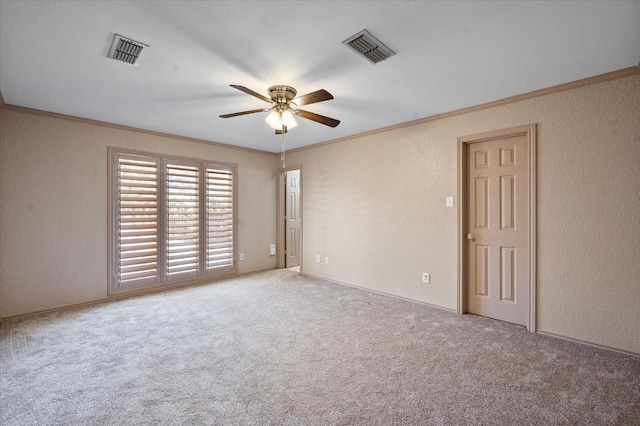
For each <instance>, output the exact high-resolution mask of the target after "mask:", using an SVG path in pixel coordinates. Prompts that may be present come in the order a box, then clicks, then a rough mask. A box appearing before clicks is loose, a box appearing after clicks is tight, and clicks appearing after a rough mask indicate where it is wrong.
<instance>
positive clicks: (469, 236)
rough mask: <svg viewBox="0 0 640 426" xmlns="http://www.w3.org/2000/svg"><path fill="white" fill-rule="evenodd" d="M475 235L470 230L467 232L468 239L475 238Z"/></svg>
mask: <svg viewBox="0 0 640 426" xmlns="http://www.w3.org/2000/svg"><path fill="white" fill-rule="evenodd" d="M474 238H475V237H474V236H473V234H472V233H471V232H469V233H468V234H467V240H473V239H474Z"/></svg>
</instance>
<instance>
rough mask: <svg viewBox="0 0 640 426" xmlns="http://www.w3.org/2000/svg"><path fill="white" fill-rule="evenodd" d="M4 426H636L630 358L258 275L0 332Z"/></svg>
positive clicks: (638, 373)
mask: <svg viewBox="0 0 640 426" xmlns="http://www.w3.org/2000/svg"><path fill="white" fill-rule="evenodd" d="M0 409H1V412H0V424H2V425H6V426H10V425H11V426H13V425H182V424H202V425H431V424H433V425H463V424H474V425H475V424H481V425H516V424H519V425H537V424H540V425H547V424H554V425H560V424H576V425H612V424H618V425H633V424H635V425H638V424H640V359H638V358H634V357H632V356H627V355H623V354H618V353H614V352H611V351H606V350H602V349H597V348H592V347H588V346H583V345H579V344H575V343H571V342H566V341H563V340H559V339H554V338H551V337H546V336H541V335H535V334H531V333H529V332H527V331H526V330H525V329H524V328H523V327H518V326H515V325H512V324H508V323H503V322H500V321H495V320H491V319H488V318H483V317H477V316H473V315H457V314H454V313H451V312H447V311H442V310H439V309H435V308H431V307H428V306H424V305H421V304H417V303H412V302H408V301H405V300H400V299H397V298H393V297H387V296H383V295H378V294H374V293H370V292H367V291H364V290H359V289H356V288H351V287H346V286H340V285H337V284H333V283H328V282H326V281H322V280H319V279H314V278H310V277H304V276H301V275H299V274H296V273H295V272H292V271H287V270H277V271H276V270H274V271H267V272H261V273H256V274H251V275H246V276H241V277H238V278H233V279H230V280H225V281H221V282H217V283H214V284H210V285H203V286H196V287H189V288H183V289H178V290H172V291H167V292H164V293H158V294H152V295H146V296H140V297H134V298H129V299H125V300H120V301H114V302H110V303H104V304H100V305H94V306H88V307H83V308H75V309H68V310H64V311H58V312H54V313H48V314H40V315H35V316H30V317H25V318H20V319H14V320H8V321H5V322H3V323H2V324H0Z"/></svg>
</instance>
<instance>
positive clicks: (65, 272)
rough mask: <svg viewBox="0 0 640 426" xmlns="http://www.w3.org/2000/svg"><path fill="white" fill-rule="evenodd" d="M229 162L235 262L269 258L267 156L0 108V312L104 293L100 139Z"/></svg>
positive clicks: (271, 210)
mask: <svg viewBox="0 0 640 426" xmlns="http://www.w3.org/2000/svg"><path fill="white" fill-rule="evenodd" d="M108 146H113V147H121V148H128V149H134V150H139V151H148V152H154V153H161V154H170V155H176V156H182V157H191V158H202V159H210V160H215V161H224V162H228V163H235V164H237V165H238V185H239V187H238V194H239V199H238V211H239V215H238V219H239V224H238V225H239V226H238V248H239V252H242V253H245V260H244V261H241V262H239V272H241V273H242V272H249V271H255V270H262V269H268V268H273V267H275V256H270V255H269V244H271V243H275V241H276V238H275V182H276V180H275V179H276V172H275V170H276V167H277V164H278V162H277V158H276V156H274V155H271V154H263V153H259V152H249V151H246V150H239V149H230V148H226V147H220V146H215V145H212V144H205V143H199V142H190V141H185V140H182V139H176V138H168V137H161V136H155V135H150V134H145V133H140V132H134V131H128V130H123V129H115V128H110V127H105V126H99V125H94V124H86V123H79V122H75V121H70V120H63V119H59V118H52V117H46V116H41V115H35V114H28V113H24V112H17V111H11V110H6V109H0V236H1V238H0V318H2V317H9V316H13V315H19V314H23V313H29V312H35V311H40V310H45V309H52V308H57V307H61V306H68V305H73V304H78V303H84V302H89V301H95V300H100V299H104V298H106V297H107V267H108V266H107V147H108Z"/></svg>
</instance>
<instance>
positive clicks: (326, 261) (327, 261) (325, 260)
mask: <svg viewBox="0 0 640 426" xmlns="http://www.w3.org/2000/svg"><path fill="white" fill-rule="evenodd" d="M324 263H326V264H327V265H328V264H329V258H328V257H325V258H324Z"/></svg>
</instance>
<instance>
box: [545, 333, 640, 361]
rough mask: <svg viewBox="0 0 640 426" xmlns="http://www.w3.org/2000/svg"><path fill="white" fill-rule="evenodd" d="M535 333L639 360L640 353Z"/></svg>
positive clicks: (570, 338) (558, 335)
mask: <svg viewBox="0 0 640 426" xmlns="http://www.w3.org/2000/svg"><path fill="white" fill-rule="evenodd" d="M536 333H537V334H542V335H543V336H549V337H554V338H556V339H562V340H566V341H569V342H573V343H578V344H580V345H585V346H591V347H592V348H598V349H605V350H607V351H612V352H617V353H619V354H623V355H629V356H632V357H635V358H640V353H637V352H631V351H625V350H624V349H618V348H614V347H611V346H607V345H599V344H597V343H591V342H586V341H584V340H580V339H574V338H572V337H567V336H562V335H560V334H555V333H551V332H549V331H543V330H539V329H538V330H536Z"/></svg>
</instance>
